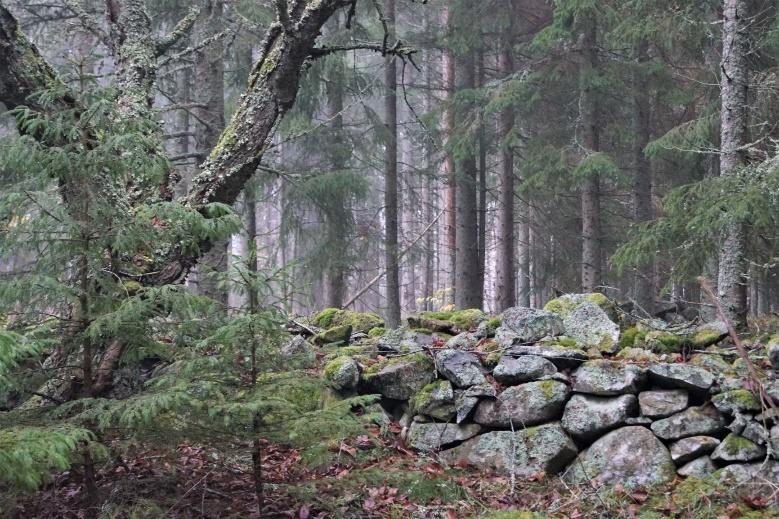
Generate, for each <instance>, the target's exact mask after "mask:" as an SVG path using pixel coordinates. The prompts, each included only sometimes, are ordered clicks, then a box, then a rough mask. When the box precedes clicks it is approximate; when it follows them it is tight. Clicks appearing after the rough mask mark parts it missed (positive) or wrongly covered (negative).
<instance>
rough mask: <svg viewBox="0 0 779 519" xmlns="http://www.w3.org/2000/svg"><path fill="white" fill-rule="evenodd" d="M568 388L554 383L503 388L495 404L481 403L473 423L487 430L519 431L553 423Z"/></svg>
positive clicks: (491, 401) (547, 381)
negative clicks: (498, 428)
mask: <svg viewBox="0 0 779 519" xmlns="http://www.w3.org/2000/svg"><path fill="white" fill-rule="evenodd" d="M568 393H569V389H568V386H567V385H565V384H564V383H562V382H558V381H556V380H541V381H538V382H528V383H527V384H522V385H519V386H511V387H509V388H506V389H505V390H504V391H503V392H502V393H501V394H499V395H498V398H497V399H495V400H482V401H481V402H479V406H478V407H477V408H476V412H475V413H474V416H473V421H474V422H476V423H479V424H482V425H485V426H487V427H505V428H512V427H513V428H514V429H519V428H522V427H529V426H531V425H537V424H540V423H544V422H548V421H550V420H554V419H555V418H557V417H558V416H560V413H561V411H562V410H563V406H564V405H565V401H566V399H567V398H568Z"/></svg>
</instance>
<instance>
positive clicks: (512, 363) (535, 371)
mask: <svg viewBox="0 0 779 519" xmlns="http://www.w3.org/2000/svg"><path fill="white" fill-rule="evenodd" d="M554 373H557V368H556V367H555V365H554V364H553V363H552V362H551V361H549V360H547V359H545V358H543V357H537V356H535V355H522V356H520V357H508V356H503V357H501V359H500V362H498V365H497V366H495V369H493V370H492V376H493V377H495V380H497V381H498V382H500V383H501V384H503V385H507V386H510V385H515V384H522V383H524V382H531V381H533V380H538V379H540V378H543V377H545V376H549V375H552V374H554Z"/></svg>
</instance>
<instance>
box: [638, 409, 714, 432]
mask: <svg viewBox="0 0 779 519" xmlns="http://www.w3.org/2000/svg"><path fill="white" fill-rule="evenodd" d="M651 428H652V432H654V433H655V434H656V435H657V436H658V437H659V438H662V439H663V440H679V439H682V438H686V437H688V436H713V435H717V434H719V433H721V432H722V431H723V430H724V428H725V419H724V417H723V416H722V415H721V414H720V412H719V411H717V409H716V408H714V407H713V406H710V405H704V406H700V407H688V408H687V409H685V410H684V411H682V412H680V413H676V414H675V415H671V416H669V417H668V418H663V419H662V420H658V421H656V422H652V425H651Z"/></svg>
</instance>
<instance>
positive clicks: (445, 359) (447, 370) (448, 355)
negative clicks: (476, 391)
mask: <svg viewBox="0 0 779 519" xmlns="http://www.w3.org/2000/svg"><path fill="white" fill-rule="evenodd" d="M435 366H436V369H438V372H439V373H441V374H442V375H443V376H444V377H446V378H448V379H449V380H451V381H452V384H454V385H455V386H456V387H470V386H476V385H479V384H484V383H485V382H486V381H487V379H486V378H485V377H484V372H483V368H482V365H481V362H480V361H479V357H477V356H476V355H474V354H473V353H468V352H466V351H459V350H452V349H445V350H441V351H439V352H438V353H437V354H436V356H435Z"/></svg>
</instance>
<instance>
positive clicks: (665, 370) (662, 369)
mask: <svg viewBox="0 0 779 519" xmlns="http://www.w3.org/2000/svg"><path fill="white" fill-rule="evenodd" d="M647 372H648V373H649V379H650V380H651V381H652V382H654V383H655V384H657V385H658V386H660V387H667V388H671V389H674V388H678V389H689V390H691V391H697V392H701V391H708V390H709V389H710V388H711V386H712V384H714V375H712V374H711V373H710V372H709V371H708V370H705V369H703V368H701V367H698V366H690V365H689V364H663V363H659V362H658V363H655V364H650V365H649V367H648V369H647Z"/></svg>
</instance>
